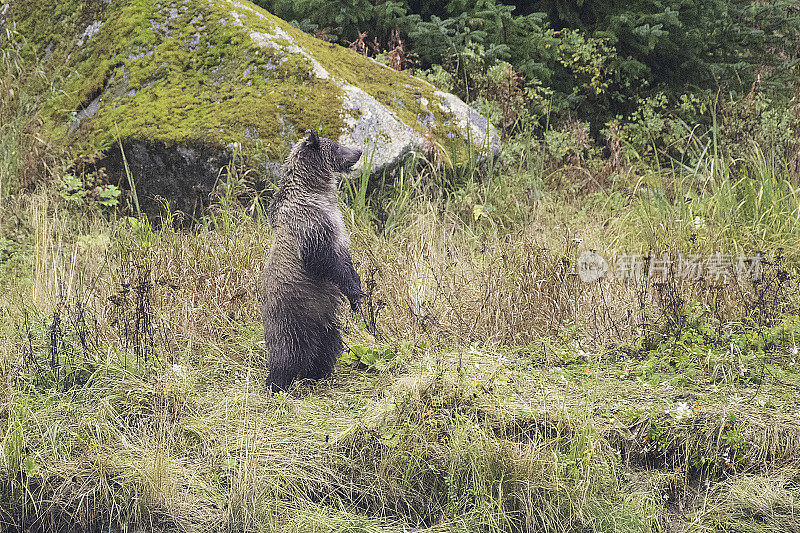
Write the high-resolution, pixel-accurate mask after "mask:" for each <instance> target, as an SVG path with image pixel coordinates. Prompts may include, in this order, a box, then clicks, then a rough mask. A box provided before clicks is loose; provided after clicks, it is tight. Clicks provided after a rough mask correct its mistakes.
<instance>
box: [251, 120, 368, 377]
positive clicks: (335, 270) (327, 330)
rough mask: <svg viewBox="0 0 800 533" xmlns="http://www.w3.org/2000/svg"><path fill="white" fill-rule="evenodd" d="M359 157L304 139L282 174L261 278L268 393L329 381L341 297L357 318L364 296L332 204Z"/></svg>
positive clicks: (337, 346)
mask: <svg viewBox="0 0 800 533" xmlns="http://www.w3.org/2000/svg"><path fill="white" fill-rule="evenodd" d="M360 157H361V150H354V149H351V148H346V147H344V146H341V145H340V144H338V143H336V142H334V141H332V140H330V139H324V138H320V137H319V136H318V135H317V133H316V132H315V131H308V132H307V134H306V136H305V137H304V138H303V139H301V140H300V141H298V142H297V143H296V144H295V145H294V146H293V147H292V150H291V152H290V153H289V157H288V158H287V159H286V162H285V164H284V166H283V169H282V175H281V178H280V182H279V186H280V189H279V191H278V193H277V194H276V196H275V201H274V204H273V212H272V217H271V221H272V227H273V229H274V231H275V238H274V240H273V242H272V247H271V248H270V251H269V257H268V259H267V262H266V264H265V265H264V269H263V271H262V274H261V280H262V297H261V312H262V320H263V322H264V340H265V342H266V347H267V351H268V353H269V377H268V378H267V383H266V385H267V388H268V389H270V390H272V391H273V392H276V391H281V390H287V389H288V388H289V386H290V385H291V384H292V382H293V381H295V380H296V379H303V378H310V379H323V378H327V377H329V376H330V375H331V374H332V373H333V365H334V363H335V362H336V358H337V357H338V356H339V354H340V353H341V351H342V337H341V333H340V332H339V328H340V324H339V316H338V315H339V309H340V306H341V302H342V296H345V297H346V298H347V299H348V300H349V301H350V306H351V308H352V309H353V311H354V312H357V311H359V310H360V306H361V298H362V297H363V296H364V293H363V292H362V291H361V280H360V278H359V277H358V274H357V273H356V271H355V269H354V268H353V262H352V259H351V258H350V249H349V248H350V236H349V235H348V233H347V229H346V228H345V225H344V219H343V218H342V212H341V211H340V210H339V203H338V196H337V177H338V174H339V173H340V172H345V171H348V170H350V169H351V168H352V167H353V165H354V164H355V163H356V162H357V161H358V159H359V158H360Z"/></svg>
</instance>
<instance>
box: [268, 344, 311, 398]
mask: <svg viewBox="0 0 800 533" xmlns="http://www.w3.org/2000/svg"><path fill="white" fill-rule="evenodd" d="M303 340H305V339H303V336H302V335H301V336H298V335H284V336H283V337H282V338H280V339H275V340H274V342H267V343H266V344H267V353H268V355H269V375H268V376H267V381H266V387H267V389H268V390H270V391H272V392H273V393H275V392H280V391H286V390H288V389H289V387H290V386H291V384H292V383H293V382H294V381H295V380H296V379H298V378H302V377H303V376H302V373H303V371H304V369H305V367H306V366H307V361H308V353H309V350H308V346H306V344H307V343H304V342H302V341H303Z"/></svg>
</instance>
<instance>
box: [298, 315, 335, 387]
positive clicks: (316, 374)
mask: <svg viewBox="0 0 800 533" xmlns="http://www.w3.org/2000/svg"><path fill="white" fill-rule="evenodd" d="M341 353H342V335H341V333H339V327H338V326H337V325H333V324H330V325H328V326H326V327H324V328H321V331H320V338H319V345H318V346H317V347H316V351H315V352H314V356H313V358H312V359H311V364H310V365H309V367H308V370H307V371H306V376H305V377H308V378H311V379H327V378H329V377H331V375H332V374H333V365H334V364H336V359H337V358H338V357H339V355H340V354H341Z"/></svg>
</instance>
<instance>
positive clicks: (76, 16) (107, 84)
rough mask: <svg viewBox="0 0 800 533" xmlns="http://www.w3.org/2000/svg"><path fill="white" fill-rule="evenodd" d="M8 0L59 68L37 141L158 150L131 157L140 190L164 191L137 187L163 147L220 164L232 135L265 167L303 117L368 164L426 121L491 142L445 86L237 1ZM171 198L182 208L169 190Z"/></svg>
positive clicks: (211, 177) (144, 183)
mask: <svg viewBox="0 0 800 533" xmlns="http://www.w3.org/2000/svg"><path fill="white" fill-rule="evenodd" d="M8 6H11V7H10V10H9V12H8V13H7V14H6V18H10V19H12V20H13V21H14V23H15V25H16V27H17V28H18V31H20V32H21V33H22V34H23V35H24V36H25V38H26V42H27V43H29V44H28V47H29V50H27V53H29V54H31V55H36V56H38V57H43V56H44V55H45V51H48V52H49V54H48V56H47V61H48V62H49V64H50V65H53V68H60V69H62V70H63V71H64V72H65V78H64V79H65V82H64V86H63V87H61V89H62V90H60V91H53V92H51V93H48V94H46V95H43V105H42V111H43V113H42V115H43V119H44V120H45V121H47V123H48V128H47V129H48V131H50V132H51V133H50V135H51V139H49V140H50V141H51V142H52V143H54V144H55V145H61V146H68V147H73V148H75V147H83V148H85V149H90V150H95V151H100V152H103V153H107V154H108V157H109V162H111V161H112V160H114V158H115V157H116V156H115V155H114V153H115V151H119V146H120V145H121V146H122V147H123V149H124V147H125V146H128V147H129V148H130V149H131V151H132V154H133V153H134V152H135V154H140V155H142V154H145V152H146V148H147V147H150V148H152V147H159V149H158V151H157V153H154V154H148V156H147V157H145V158H144V160H142V161H139V160H138V159H136V158H137V157H138V155H133V156H132V157H133V160H132V161H131V163H132V164H131V171H132V172H133V173H134V178H135V179H136V180H137V188H141V190H143V191H144V190H147V191H149V192H150V194H151V196H152V195H156V194H161V193H164V194H170V193H171V190H167V189H172V188H164V190H161V189H159V188H158V187H155V188H154V189H153V188H151V187H149V184H150V183H151V182H153V181H154V180H156V181H159V180H160V181H163V180H164V179H168V178H169V177H166V178H165V177H164V176H155V174H154V173H155V172H164V171H165V169H172V170H171V171H175V169H177V168H178V162H179V161H180V160H181V158H180V157H177V156H174V154H172V153H169V154H168V153H167V152H175V154H178V155H179V153H178V152H177V150H178V149H179V148H181V147H183V148H187V147H189V148H190V149H192V150H197V147H199V146H202V147H203V148H202V150H200V152H202V153H204V154H210V153H216V156H215V157H213V158H212V159H214V160H215V161H224V160H225V158H226V157H227V158H229V157H230V154H229V153H228V150H227V148H226V147H227V146H229V145H230V144H231V143H234V142H235V143H238V144H239V146H241V152H242V153H243V154H245V155H246V156H247V158H248V160H249V161H251V162H252V163H253V167H254V168H274V164H272V163H274V162H276V161H280V160H281V159H282V157H283V156H284V154H285V153H286V151H287V150H288V147H289V146H291V144H292V142H293V141H294V140H296V139H295V137H296V136H297V135H298V133H299V132H302V131H305V130H306V129H309V128H316V129H318V130H320V131H321V132H322V134H323V135H325V136H327V137H330V138H333V139H337V140H338V141H339V142H341V143H342V144H346V145H350V146H357V147H359V148H362V149H363V150H364V151H365V153H367V154H370V153H371V154H373V155H372V159H371V164H372V170H373V171H378V170H381V169H383V168H387V167H390V166H392V165H396V164H398V163H399V162H400V161H401V159H402V157H403V156H404V155H405V154H407V153H408V152H410V151H414V150H419V149H421V147H422V146H423V144H424V142H425V136H426V135H430V134H431V132H432V133H433V134H434V135H436V136H437V137H440V138H441V139H462V140H464V141H465V142H471V143H472V144H473V145H474V146H475V147H476V148H478V149H479V150H480V149H483V150H485V151H488V152H491V153H493V152H496V151H497V150H498V149H499V137H498V136H497V134H496V132H495V131H494V129H493V128H492V126H491V125H490V124H489V123H488V121H486V120H485V119H483V118H482V117H480V115H478V114H477V113H476V112H475V111H474V110H472V109H471V108H469V107H468V106H466V105H465V104H464V103H463V102H461V100H459V99H458V98H457V97H455V96H453V95H447V94H445V93H440V92H439V91H437V90H436V89H435V88H434V87H433V86H432V85H430V84H428V83H426V82H424V81H422V80H419V79H417V78H415V77H413V76H410V75H408V74H406V73H403V72H397V71H394V70H392V69H390V68H388V67H386V66H384V65H381V64H379V63H377V62H376V61H374V60H372V59H368V58H365V57H363V56H360V55H358V54H356V53H355V52H353V51H351V50H348V49H345V48H342V47H340V46H337V45H334V44H331V43H327V42H324V41H321V40H318V39H316V38H314V37H312V36H310V35H307V34H305V33H303V32H302V31H300V30H298V29H296V28H294V27H292V26H291V25H290V24H288V23H286V22H285V21H282V20H281V19H279V18H277V17H275V16H273V15H271V14H270V13H268V12H266V11H264V10H263V9H261V8H259V7H257V6H255V5H253V4H251V3H249V2H246V1H244V0H241V1H239V0H104V1H102V2H88V1H86V0H65V1H63V2H59V3H54V2H47V1H45V0H26V1H25V2H14V3H12V4H7V5H6V6H4V9H8ZM134 146H135V147H136V148H134ZM159 153H160V154H161V156H160V157H161V158H162V160H161V161H160V163H159V162H158V158H159V155H158V154H159ZM365 159H366V158H365ZM189 166H191V165H189ZM187 168H188V167H187ZM191 168H192V170H191V171H192V172H199V167H198V166H197V165H195V166H191ZM218 173H219V169H218V168H217V169H216V170H215V169H211V168H209V170H208V172H207V174H203V175H197V176H195V179H196V181H197V183H196V184H195V185H193V190H197V191H198V195H199V196H200V197H202V196H203V195H207V193H208V192H210V190H211V187H212V186H213V184H214V181H216V179H217V175H218ZM136 174H139V175H136ZM111 175H112V178H113V173H111ZM117 178H118V179H120V181H121V182H122V183H123V184H124V183H125V180H123V179H122V177H121V176H117ZM187 179H189V176H182V177H180V178H176V182H180V183H186V180H187ZM139 184H141V186H140V185H139ZM170 200H171V201H173V202H174V207H175V208H178V209H193V207H192V206H190V205H184V203H185V202H182V200H183V199H182V198H176V199H171V198H170ZM192 201H193V205H194V203H196V202H195V201H194V200H192Z"/></svg>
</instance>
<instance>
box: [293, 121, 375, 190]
mask: <svg viewBox="0 0 800 533" xmlns="http://www.w3.org/2000/svg"><path fill="white" fill-rule="evenodd" d="M360 158H361V150H358V149H357V148H347V147H346V146H342V145H341V144H339V143H337V142H336V141H332V140H330V139H325V138H324V137H320V136H319V134H317V132H316V131H315V130H308V131H307V132H306V135H305V137H303V138H302V139H300V140H299V141H298V142H297V143H295V145H294V146H293V147H292V151H291V152H290V153H289V157H288V158H287V159H286V165H285V171H284V176H283V179H284V181H283V183H284V184H287V183H297V184H298V185H301V186H303V187H306V188H311V189H318V188H324V189H330V188H333V189H334V190H335V189H336V185H337V179H338V175H339V173H341V172H347V171H348V170H350V169H351V168H353V165H355V164H356V163H357V162H358V160H359V159H360Z"/></svg>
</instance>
